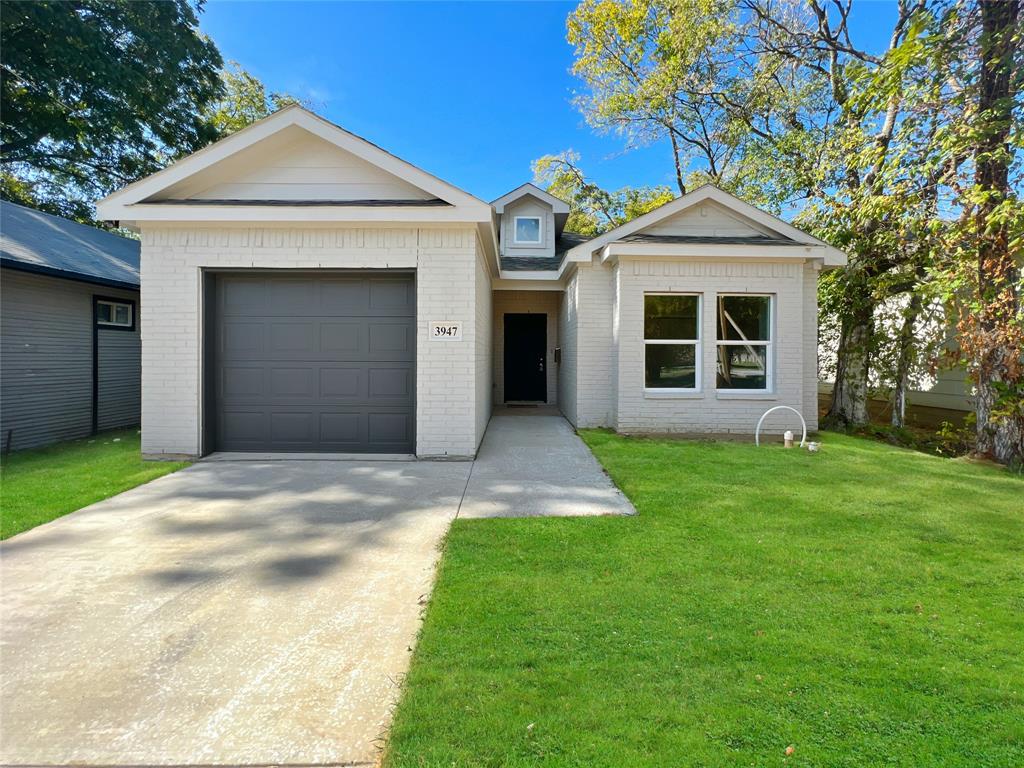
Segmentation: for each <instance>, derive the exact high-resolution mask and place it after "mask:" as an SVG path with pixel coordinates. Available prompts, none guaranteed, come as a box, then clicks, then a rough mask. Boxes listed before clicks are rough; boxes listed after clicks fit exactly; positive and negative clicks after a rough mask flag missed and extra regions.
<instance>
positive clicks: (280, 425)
mask: <svg viewBox="0 0 1024 768" xmlns="http://www.w3.org/2000/svg"><path fill="white" fill-rule="evenodd" d="M415 296H416V292H415V289H414V284H413V277H412V275H409V274H389V273H377V274H374V275H364V274H358V275H352V274H350V275H339V274H337V273H319V274H318V273H312V274H300V275H289V276H287V277H284V276H281V275H276V274H269V273H262V274H261V273H253V274H247V275H234V274H231V275H229V274H223V275H218V276H217V277H216V284H215V297H216V298H215V301H216V309H215V315H214V345H215V346H214V350H213V360H212V365H213V373H214V381H213V382H212V383H213V399H214V404H213V409H214V413H215V418H216V426H215V432H214V435H213V439H214V445H215V446H216V448H217V449H218V450H223V451H334V452H346V453H347V452H359V453H413V452H414V451H415V441H414V432H413V431H414V424H415V393H416V376H415V370H414V363H415V356H416V347H415V344H416V306H415Z"/></svg>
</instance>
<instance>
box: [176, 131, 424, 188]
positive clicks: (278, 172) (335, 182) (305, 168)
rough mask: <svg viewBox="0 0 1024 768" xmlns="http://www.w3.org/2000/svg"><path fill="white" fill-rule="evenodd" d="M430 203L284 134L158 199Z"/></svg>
mask: <svg viewBox="0 0 1024 768" xmlns="http://www.w3.org/2000/svg"><path fill="white" fill-rule="evenodd" d="M432 197H434V195H431V194H429V193H427V192H425V191H424V190H422V189H419V188H418V187H416V186H413V185H412V184H410V183H408V182H406V181H403V180H402V179H399V178H398V177H397V176H394V175H392V174H390V173H388V172H387V171H384V170H382V169H380V168H378V167H377V166H375V165H373V164H372V163H369V162H367V161H366V160H363V159H362V158H359V157H356V156H355V155H354V154H352V153H351V152H346V151H345V150H343V149H341V148H339V147H336V146H334V145H333V144H331V143H329V142H327V141H324V140H323V139H321V138H318V137H316V136H313V135H312V134H310V133H308V132H307V131H304V130H302V129H301V128H295V127H292V128H289V129H286V130H285V131H282V132H281V133H280V134H277V135H275V136H272V137H270V138H267V139H264V140H263V141H261V142H258V143H257V144H254V145H253V146H251V147H248V148H247V149H244V150H242V151H240V152H238V153H237V154H235V155H233V156H231V157H229V158H227V159H225V160H222V161H221V162H219V163H217V164H215V165H213V166H212V167H210V168H207V169H206V170H204V171H200V172H199V173H197V174H195V175H194V176H192V177H190V178H189V179H188V180H187V181H185V182H182V183H180V184H178V185H175V186H174V187H171V188H170V189H168V190H166V191H165V192H164V193H163V194H161V195H160V198H162V199H195V200H217V199H220V200H426V199H430V198H432Z"/></svg>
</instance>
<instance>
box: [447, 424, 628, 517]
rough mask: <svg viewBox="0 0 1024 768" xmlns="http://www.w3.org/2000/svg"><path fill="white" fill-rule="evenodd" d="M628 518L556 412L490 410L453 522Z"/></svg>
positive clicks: (623, 503) (623, 501)
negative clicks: (462, 519) (471, 471)
mask: <svg viewBox="0 0 1024 768" xmlns="http://www.w3.org/2000/svg"><path fill="white" fill-rule="evenodd" d="M632 514H636V510H635V509H633V505H632V504H631V503H630V502H629V499H627V498H626V497H625V496H624V495H623V494H622V492H621V491H620V490H619V489H618V488H616V487H615V485H614V484H613V483H612V481H611V480H610V479H609V478H608V475H606V474H605V472H604V470H603V469H602V468H601V465H600V464H598V462H597V459H595V458H594V455H593V454H592V453H591V452H590V449H589V448H587V446H586V445H585V444H584V443H583V441H582V440H581V439H580V438H579V437H578V436H577V435H576V433H575V432H574V431H573V429H572V426H571V425H570V424H569V422H567V421H566V420H565V419H564V418H563V417H562V415H561V414H560V413H558V411H557V410H555V409H554V408H550V407H547V408H545V407H538V408H495V410H494V415H493V416H492V417H491V423H490V424H489V425H488V427H487V434H486V435H484V441H483V443H482V444H481V446H480V451H479V453H478V455H477V459H476V462H475V463H474V464H473V473H472V474H471V475H470V478H469V486H468V487H467V488H466V497H465V498H464V499H463V501H462V506H461V508H460V510H459V517H461V518H474V517H551V516H557V517H561V516H569V515H632Z"/></svg>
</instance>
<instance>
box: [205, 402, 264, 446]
mask: <svg viewBox="0 0 1024 768" xmlns="http://www.w3.org/2000/svg"><path fill="white" fill-rule="evenodd" d="M217 432H218V433H219V434H220V435H222V436H223V437H224V439H225V440H226V441H227V442H229V443H230V444H231V445H232V446H236V447H235V448H234V449H235V450H244V447H243V446H248V445H254V444H257V443H259V442H260V441H262V440H263V439H264V438H265V437H266V432H267V413H266V411H263V410H230V411H225V412H224V413H222V414H220V417H219V418H218V424H217Z"/></svg>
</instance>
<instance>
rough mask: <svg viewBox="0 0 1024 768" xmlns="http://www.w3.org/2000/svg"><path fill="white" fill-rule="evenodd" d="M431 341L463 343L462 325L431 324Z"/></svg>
mask: <svg viewBox="0 0 1024 768" xmlns="http://www.w3.org/2000/svg"><path fill="white" fill-rule="evenodd" d="M429 335H430V340H431V341H462V323H460V322H445V323H439V322H431V323H430V333H429Z"/></svg>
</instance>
